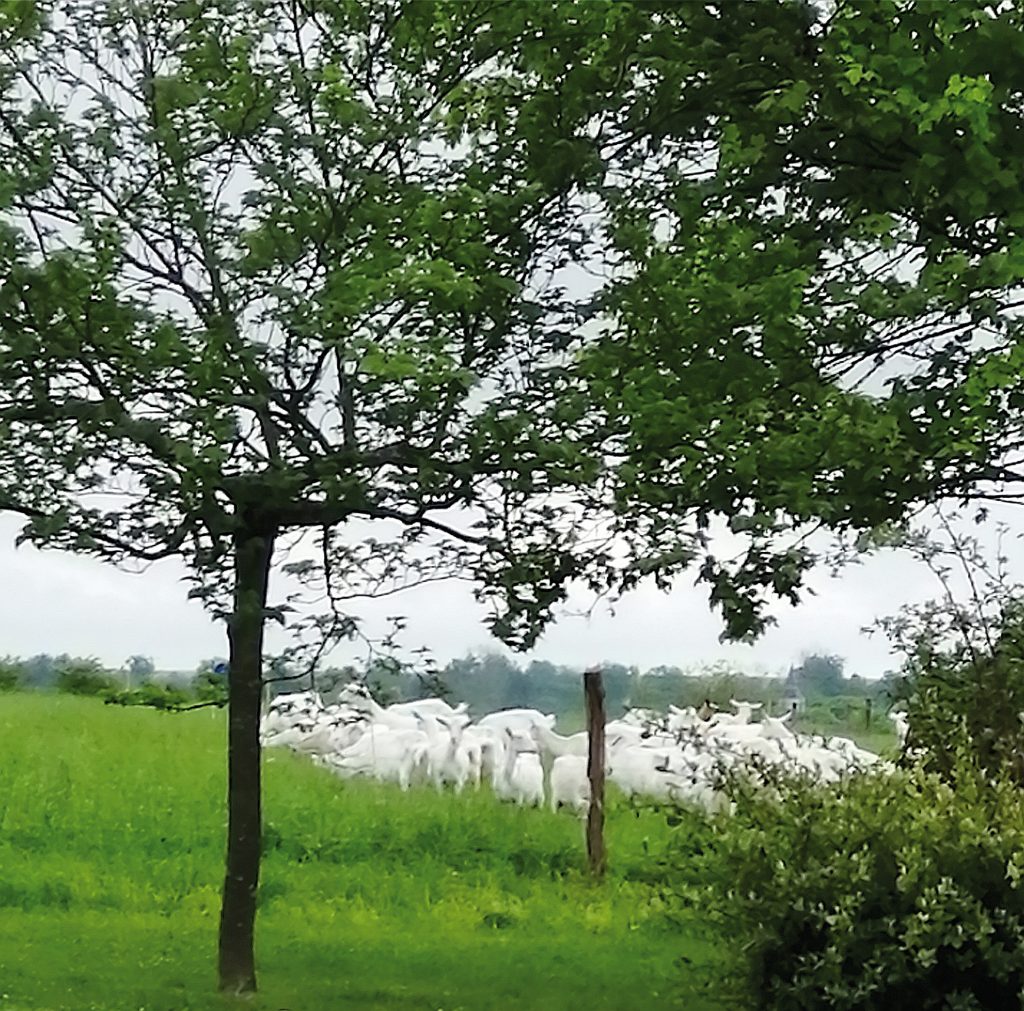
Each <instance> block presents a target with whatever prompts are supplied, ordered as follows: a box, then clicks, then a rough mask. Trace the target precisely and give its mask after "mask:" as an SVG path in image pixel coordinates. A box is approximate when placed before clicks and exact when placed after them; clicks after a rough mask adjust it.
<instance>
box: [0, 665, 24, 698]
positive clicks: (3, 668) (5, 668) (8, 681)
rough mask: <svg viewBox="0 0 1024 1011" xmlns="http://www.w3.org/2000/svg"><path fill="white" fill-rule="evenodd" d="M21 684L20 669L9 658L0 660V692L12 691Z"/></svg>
mask: <svg viewBox="0 0 1024 1011" xmlns="http://www.w3.org/2000/svg"><path fill="white" fill-rule="evenodd" d="M20 684H21V669H20V668H19V667H18V665H17V664H15V663H11V661H10V660H0V692H13V691H14V690H15V689H16V688H18V687H19V686H20Z"/></svg>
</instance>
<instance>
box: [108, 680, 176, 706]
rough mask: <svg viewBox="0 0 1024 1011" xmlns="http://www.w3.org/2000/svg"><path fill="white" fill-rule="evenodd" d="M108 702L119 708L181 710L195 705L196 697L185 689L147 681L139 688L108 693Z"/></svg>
mask: <svg viewBox="0 0 1024 1011" xmlns="http://www.w3.org/2000/svg"><path fill="white" fill-rule="evenodd" d="M104 694H105V695H106V702H107V703H108V704H110V705H119V706H150V707H151V708H153V709H181V708H184V707H185V706H188V705H192V704H194V703H195V701H196V700H195V696H193V695H192V693H191V692H189V691H187V690H185V689H184V688H176V687H174V686H173V685H166V684H156V683H154V682H152V681H145V682H143V683H142V684H141V685H139V687H138V688H131V689H123V690H120V691H113V690H111V691H108V692H105V693H104Z"/></svg>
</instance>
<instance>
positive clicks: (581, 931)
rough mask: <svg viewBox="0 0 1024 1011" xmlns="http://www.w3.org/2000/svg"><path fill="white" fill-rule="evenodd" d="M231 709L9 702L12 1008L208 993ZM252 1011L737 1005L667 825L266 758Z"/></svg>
mask: <svg viewBox="0 0 1024 1011" xmlns="http://www.w3.org/2000/svg"><path fill="white" fill-rule="evenodd" d="M224 730H225V714H224V713H223V712H221V711H218V710H200V711H197V712H194V713H187V714H168V713H160V712H154V711H151V710H143V709H120V708H116V707H105V706H103V705H102V704H101V703H99V702H97V701H95V700H92V699H81V698H71V697H61V696H48V695H42V694H40V695H34V694H13V695H6V696H0V867H2V874H0V995H2V996H0V1007H2V1008H4V1009H5V1011H20V1009H47V1011H50V1009H53V1011H56V1009H68V1011H86V1009H89V1011H125V1009H129V1008H131V1009H136V1011H187V1009H212V1008H223V1007H230V1006H234V1005H233V1003H232V1002H230V1001H227V1000H225V999H223V998H220V997H219V996H217V995H216V993H215V991H214V987H215V972H214V955H215V943H216V928H217V913H218V908H219V890H220V883H221V878H222V873H223V869H222V868H223V845H224V841H223V834H224V793H225V773H224V763H225V744H224V736H225V734H224ZM265 770H266V777H265V808H264V815H265V822H266V826H267V831H266V840H265V850H266V857H265V860H264V864H263V875H262V891H261V906H260V915H259V921H258V925H257V956H258V962H259V967H260V973H261V975H260V987H261V990H260V993H259V995H258V996H257V997H256V998H255V999H254V1000H251V1001H245V1002H244V1004H245V1006H246V1007H247V1008H252V1009H254V1011H264V1009H265V1011H269V1009H284V1008H287V1009H289V1011H326V1009H338V1008H363V1009H369V1008H381V1009H386V1008H394V1009H410V1011H411V1009H423V1011H428V1009H432V1011H439V1009H444V1011H458V1009H464V1011H487V1009H492V1008H493V1009H499V1008H501V1009H519V1008H522V1009H537V1011H560V1009H568V1008H576V1007H586V1008H593V1009H608V1011H611V1009H622V1011H626V1009H632V1008H636V1007H644V1008H645V1009H647V1011H655V1009H660V1008H672V1007H685V1008H687V1009H688V1011H699V1009H701V1008H717V1007H722V1008H734V1007H737V1006H738V1003H737V999H736V996H735V994H730V992H729V991H730V988H729V986H728V984H727V983H726V982H725V981H726V980H727V979H728V978H729V970H728V966H727V961H726V955H725V953H724V947H723V945H722V944H721V942H720V941H719V940H718V939H717V938H715V937H714V936H711V935H710V934H709V933H708V932H707V931H706V929H705V928H704V927H703V925H702V924H701V922H700V920H699V917H697V915H696V914H690V915H689V916H688V917H685V918H683V919H682V920H680V916H679V910H678V909H677V908H672V907H671V905H670V904H669V903H667V902H666V900H665V899H664V898H663V897H662V895H661V889H660V888H659V878H658V875H659V873H660V872H659V857H660V855H661V854H662V853H663V852H665V848H666V847H667V846H669V845H670V841H671V835H670V833H671V831H672V830H670V829H669V828H668V827H666V825H665V823H664V820H663V819H662V818H660V817H659V816H657V815H656V814H654V813H652V812H641V813H640V814H639V816H637V815H636V813H635V812H634V811H632V810H631V809H629V808H628V807H626V806H625V805H624V804H616V803H614V802H613V804H612V805H611V808H610V811H609V849H610V854H611V873H610V875H609V878H608V880H607V881H606V882H605V883H604V884H602V885H594V884H592V883H591V882H589V881H588V880H587V879H586V877H585V876H584V874H583V873H582V867H583V848H582V832H581V828H580V825H579V823H578V822H577V821H576V820H574V819H573V818H572V817H571V816H568V815H565V814H561V815H557V816H556V815H553V814H551V813H549V812H547V811H534V810H522V809H517V808H514V807H510V806H506V805H502V804H499V803H498V802H497V801H496V800H495V799H494V798H493V797H492V796H490V795H489V794H488V793H487V792H486V791H482V792H481V793H479V794H467V795H464V796H463V797H461V798H456V797H452V796H449V795H444V796H441V795H438V794H436V793H434V792H433V791H431V790H428V789H424V788H420V789H417V790H414V791H412V792H410V793H409V794H406V795H402V794H400V793H399V792H398V791H397V789H389V788H386V787H382V786H375V785H371V784H364V783H361V782H345V783H343V782H340V781H338V780H337V779H335V778H334V777H332V776H330V775H329V774H328V773H325V772H323V771H321V770H319V769H317V768H315V767H313V766H312V765H311V764H310V763H309V762H308V761H305V760H302V759H299V758H296V757H294V756H292V755H290V754H288V753H285V752H270V753H268V755H267V758H266V759H265Z"/></svg>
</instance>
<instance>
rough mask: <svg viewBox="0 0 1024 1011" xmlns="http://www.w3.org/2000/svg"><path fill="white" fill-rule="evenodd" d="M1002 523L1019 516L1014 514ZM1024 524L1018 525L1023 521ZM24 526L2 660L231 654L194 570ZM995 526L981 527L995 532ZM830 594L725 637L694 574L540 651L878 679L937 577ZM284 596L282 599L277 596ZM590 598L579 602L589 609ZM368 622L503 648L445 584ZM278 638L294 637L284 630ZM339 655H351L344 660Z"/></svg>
mask: <svg viewBox="0 0 1024 1011" xmlns="http://www.w3.org/2000/svg"><path fill="white" fill-rule="evenodd" d="M1001 515H1002V518H1003V519H1007V520H1011V521H1012V519H1013V517H1014V514H1013V512H1012V511H1009V510H1006V511H1004V512H1003V513H1002V514H1001ZM1018 525H1019V524H1018ZM18 527H19V521H18V520H17V519H16V518H14V517H11V516H9V515H8V516H2V515H0V571H2V572H3V573H4V577H5V578H4V579H3V581H2V584H0V615H2V619H0V655H3V654H9V655H14V656H29V655H31V654H34V653H54V654H56V653H63V652H66V653H71V654H75V655H90V656H96V657H98V658H99V659H100V660H102V661H103V662H104V663H106V664H108V665H111V666H118V665H120V664H121V663H122V662H123V661H124V659H125V658H126V657H128V656H129V655H131V654H134V653H142V654H144V655H147V656H151V657H153V659H154V660H155V662H156V664H157V667H158V668H161V669H179V670H186V669H187V670H191V669H193V668H195V666H196V664H197V663H198V662H199V661H200V660H202V659H204V658H206V657H212V656H223V655H225V654H226V652H227V645H226V640H225V635H224V630H223V626H221V625H218V624H215V623H213V622H211V621H210V620H209V618H208V617H207V616H206V614H205V613H204V611H203V610H202V608H201V607H200V606H199V605H198V604H196V603H195V602H193V601H188V600H186V598H185V594H186V591H187V587H186V586H185V585H184V584H183V583H182V582H181V581H180V577H181V574H182V571H183V570H182V569H181V567H180V566H178V565H176V564H175V563H174V562H165V563H161V564H160V565H155V566H153V567H151V568H150V569H149V570H148V571H147V572H145V573H143V574H140V575H133V574H128V573H123V572H119V571H117V570H116V569H114V568H112V567H111V566H108V565H104V564H102V563H100V562H94V561H91V560H89V559H86V558H80V557H76V556H72V555H67V554H61V553H58V552H53V551H47V552H40V551H37V550H36V549H34V548H32V547H30V546H28V545H24V546H22V547H20V548H18V549H15V548H14V546H13V541H14V535H15V533H16V531H17V529H18ZM992 531H993V528H992V526H991V525H989V526H987V527H985V528H982V529H981V532H982V534H983V535H984V534H986V533H987V534H988V535H990V536H991V535H992ZM1018 544H1019V542H1017V541H1014V542H1012V543H1011V545H1010V548H1009V552H1008V553H1009V554H1010V555H1011V558H1012V559H1013V561H1014V564H1013V569H1014V571H1015V573H1016V574H1017V575H1018V576H1019V575H1020V574H1021V573H1022V571H1024V555H1021V553H1020V550H1019V547H1018ZM811 585H812V586H813V587H814V589H815V590H816V591H817V593H816V595H814V596H809V597H807V598H806V599H805V601H804V603H802V604H801V605H800V606H799V607H796V608H794V607H790V606H788V605H782V604H780V605H777V606H776V608H775V613H776V615H777V617H778V626H777V627H776V628H774V629H772V630H771V631H770V632H769V633H767V634H766V635H765V636H764V637H763V638H762V639H761V640H760V641H759V642H758V643H757V644H755V645H754V646H736V645H722V644H720V643H719V642H718V636H719V633H720V632H721V628H722V626H721V622H720V621H719V619H718V617H717V616H716V615H715V614H713V613H712V612H711V611H710V610H709V608H708V605H707V597H706V590H705V589H704V588H703V587H695V586H693V578H692V577H688V578H684V579H682V580H680V582H679V583H678V585H677V586H676V588H675V589H674V590H673V591H672V592H671V593H662V592H660V591H658V590H656V589H655V588H653V587H645V588H642V589H639V590H637V591H635V592H634V593H633V594H631V595H630V596H629V597H627V598H625V599H624V600H623V601H621V602H620V604H619V605H618V606H617V608H616V611H615V613H614V614H610V613H609V612H608V609H607V607H605V606H603V605H598V608H597V609H596V611H595V613H594V614H593V615H592V616H591V617H590V618H589V619H586V618H582V617H569V616H567V617H564V618H562V619H561V620H559V621H558V622H557V623H556V624H555V625H554V626H553V627H552V628H551V629H550V630H549V631H548V633H547V634H546V635H545V636H544V638H543V639H542V640H541V642H540V643H539V645H538V647H537V648H536V650H534V651H533V652H532V653H530V654H527V656H529V657H537V658H541V659H547V660H551V661H553V662H555V663H560V664H570V665H573V666H584V665H587V664H590V663H594V662H597V661H617V662H621V663H626V664H637V665H638V666H639V667H640V668H641V669H647V668H649V667H652V666H655V665H658V664H675V665H678V666H681V667H684V668H685V667H689V666H691V665H699V664H701V663H710V662H713V661H716V660H723V659H724V660H729V661H731V662H734V663H736V664H737V665H738V666H741V667H743V668H744V669H747V670H751V671H761V672H769V673H776V672H780V671H784V670H785V668H786V667H787V666H788V665H789V664H790V663H791V662H793V661H796V660H798V659H799V657H800V654H801V653H803V652H805V651H814V652H828V653H837V654H839V655H840V656H842V657H844V658H845V659H846V661H847V672H848V673H859V674H862V675H864V676H866V677H878V676H880V675H882V674H883V673H885V671H886V670H887V669H890V668H891V667H893V666H895V663H896V661H895V660H894V658H893V657H892V655H891V654H890V652H889V648H888V644H887V643H886V642H885V641H884V640H883V639H882V638H881V636H879V635H876V636H872V637H868V636H866V635H865V634H863V632H862V631H861V629H862V628H863V627H864V626H865V625H867V624H869V623H870V622H871V621H873V620H874V619H875V618H877V617H879V616H881V615H885V614H889V613H892V612H893V611H895V610H896V609H897V608H898V607H899V605H900V604H901V603H903V602H905V601H911V600H912V601H917V600H923V599H926V598H929V597H934V596H937V591H938V584H937V583H936V581H935V577H934V576H932V575H931V573H929V572H928V571H927V570H926V569H925V568H924V566H922V565H920V564H919V563H917V562H914V561H913V560H911V559H910V558H908V557H906V556H904V555H902V554H897V553H892V552H890V553H886V554H883V555H880V556H876V557H873V558H870V559H868V560H867V561H866V562H865V563H863V564H861V565H858V566H854V567H851V568H849V569H847V570H846V572H845V573H844V574H843V575H842V576H840V577H839V578H837V579H832V578H830V577H829V576H828V574H827V573H826V572H820V573H818V574H816V575H815V576H814V577H813V578H812V580H811ZM274 599H275V595H274V593H273V592H272V593H271V600H274ZM585 603H586V601H585V600H584V599H583V598H579V599H578V600H577V601H576V604H577V605H578V606H579V607H581V608H582V606H583V605H585ZM362 613H363V614H364V615H365V616H366V619H367V621H368V623H369V624H368V630H373V629H374V628H376V629H378V630H383V627H384V618H385V617H386V616H387V615H391V614H396V613H401V614H405V615H407V616H408V618H409V626H408V633H407V635H406V636H405V639H404V642H405V644H406V645H407V646H410V647H415V646H419V645H425V646H428V647H429V648H430V649H431V650H432V651H433V653H434V655H435V657H436V659H437V660H438V661H440V662H441V663H443V662H445V661H447V660H448V659H450V658H451V657H453V656H462V655H464V654H466V653H467V652H469V651H471V650H472V651H479V650H482V649H488V648H490V649H501V648H502V647H501V646H500V644H499V643H497V642H496V641H495V640H493V639H491V638H490V637H489V636H488V634H487V632H486V630H485V628H484V625H483V611H482V609H481V607H480V606H479V605H478V604H476V603H475V602H474V600H473V597H472V594H471V592H470V589H469V587H468V586H465V585H461V584H451V585H432V586H429V587H423V588H422V589H419V590H415V589H414V590H410V591H407V592H406V593H405V594H402V595H399V596H398V597H390V598H388V599H387V600H383V601H377V602H373V603H372V604H371V605H370V606H367V607H365V608H364V609H363V611H362ZM269 645H270V646H271V647H275V646H276V647H280V646H281V645H283V643H282V641H281V638H280V634H279V633H278V634H277V636H276V640H275V637H272V638H271V640H270V643H269ZM336 659H337V660H338V661H341V660H343V659H344V658H343V657H341V656H337V657H336Z"/></svg>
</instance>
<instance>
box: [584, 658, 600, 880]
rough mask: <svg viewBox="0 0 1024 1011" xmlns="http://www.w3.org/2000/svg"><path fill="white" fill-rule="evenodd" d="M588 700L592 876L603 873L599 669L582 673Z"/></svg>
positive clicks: (588, 839)
mask: <svg viewBox="0 0 1024 1011" xmlns="http://www.w3.org/2000/svg"><path fill="white" fill-rule="evenodd" d="M583 692H584V694H585V696H586V700H587V739H588V744H589V747H588V749H587V778H588V779H589V780H590V808H589V810H588V811H587V862H588V863H589V865H590V873H591V874H593V875H594V877H595V878H601V877H603V876H604V871H605V865H606V858H605V849H604V766H605V756H604V685H603V684H602V683H601V670H600V668H592V669H590V670H588V671H585V672H584V674H583Z"/></svg>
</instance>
